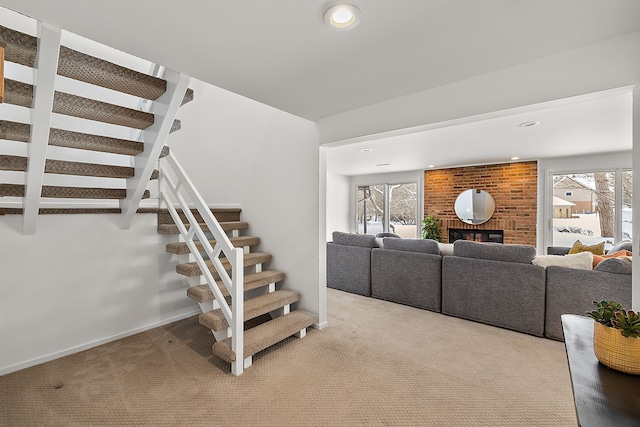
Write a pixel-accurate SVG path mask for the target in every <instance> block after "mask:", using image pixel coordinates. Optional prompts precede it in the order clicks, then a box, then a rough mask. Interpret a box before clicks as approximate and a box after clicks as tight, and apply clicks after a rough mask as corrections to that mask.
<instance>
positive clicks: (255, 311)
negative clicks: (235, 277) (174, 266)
mask: <svg viewBox="0 0 640 427" xmlns="http://www.w3.org/2000/svg"><path fill="white" fill-rule="evenodd" d="M298 301H300V294H299V293H298V292H296V291H292V290H289V289H280V290H278V291H275V292H271V293H268V294H264V295H260V296H257V297H255V298H251V299H248V300H246V301H244V310H243V311H244V321H245V322H246V321H247V320H251V319H255V318H256V317H258V316H262V315H263V314H267V313H269V312H271V311H274V310H278V309H279V308H282V307H284V306H285V305H288V304H293V303H294V302H298ZM232 309H233V307H232ZM199 321H200V324H201V325H202V326H204V327H207V328H209V329H211V330H213V331H216V332H217V331H221V330H223V329H226V328H228V327H229V322H227V319H226V318H225V317H224V314H223V313H222V310H221V309H217V310H212V311H207V312H206V313H202V314H201V315H200V317H199Z"/></svg>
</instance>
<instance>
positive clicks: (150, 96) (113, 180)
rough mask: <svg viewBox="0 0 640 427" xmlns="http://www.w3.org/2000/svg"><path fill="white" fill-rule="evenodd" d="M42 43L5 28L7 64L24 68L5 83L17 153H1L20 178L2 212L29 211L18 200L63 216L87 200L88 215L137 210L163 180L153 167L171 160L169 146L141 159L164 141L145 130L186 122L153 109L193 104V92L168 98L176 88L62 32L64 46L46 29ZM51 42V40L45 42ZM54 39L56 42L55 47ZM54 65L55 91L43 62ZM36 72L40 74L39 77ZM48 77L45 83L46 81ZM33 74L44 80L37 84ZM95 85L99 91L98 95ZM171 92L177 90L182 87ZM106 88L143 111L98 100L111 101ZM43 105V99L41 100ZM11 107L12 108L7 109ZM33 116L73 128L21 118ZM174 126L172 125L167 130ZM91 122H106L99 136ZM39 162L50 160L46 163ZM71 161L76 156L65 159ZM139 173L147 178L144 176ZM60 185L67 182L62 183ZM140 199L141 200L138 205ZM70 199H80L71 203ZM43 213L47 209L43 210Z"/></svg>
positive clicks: (1, 188) (5, 190)
mask: <svg viewBox="0 0 640 427" xmlns="http://www.w3.org/2000/svg"><path fill="white" fill-rule="evenodd" d="M42 37H43V40H40V41H39V39H38V38H37V37H35V36H33V35H29V34H24V33H22V32H19V31H17V30H14V29H11V28H7V27H4V26H0V42H2V43H3V44H4V45H5V61H7V63H8V64H11V63H13V64H16V66H15V67H14V68H15V69H16V70H17V71H14V75H12V76H7V77H6V78H5V96H4V104H3V106H2V108H3V109H5V111H7V112H10V113H11V114H6V113H5V114H3V116H2V117H0V139H2V140H5V141H10V142H11V144H12V145H11V146H10V147H11V149H12V151H14V152H6V151H5V152H2V151H1V150H0V171H7V172H12V173H14V174H13V175H11V178H12V179H11V180H10V181H13V182H6V181H5V182H2V181H0V197H4V199H3V198H0V213H18V212H20V213H22V212H23V209H22V208H23V206H22V203H23V202H21V200H18V199H19V198H23V199H24V201H26V200H33V199H34V197H35V198H36V202H37V204H47V203H46V202H47V201H49V203H48V204H47V207H50V206H49V205H51V204H53V205H56V206H55V209H57V210H58V211H59V210H60V209H63V208H64V205H66V204H69V205H74V206H70V208H69V209H70V210H69V212H75V211H76V210H77V209H78V208H79V206H77V205H83V203H85V202H83V201H86V202H87V207H86V208H85V211H86V209H87V208H88V207H90V206H91V205H93V204H92V201H93V200H98V201H109V200H111V201H113V202H114V203H115V205H113V206H112V207H111V208H113V207H119V205H120V204H121V202H122V201H123V200H124V199H127V198H129V199H131V200H129V202H130V204H131V205H132V207H135V205H137V204H139V203H140V201H141V200H142V199H146V198H149V197H152V194H151V192H150V189H147V188H141V187H140V186H141V185H142V186H146V183H148V182H149V181H155V180H157V179H158V176H159V173H158V171H157V170H151V169H150V168H149V167H148V166H146V165H147V164H151V163H152V162H156V161H157V159H158V158H162V157H165V156H167V155H168V153H169V148H168V147H167V146H165V145H164V140H162V141H160V143H159V144H157V146H158V148H153V149H152V150H148V149H147V150H148V151H150V154H151V153H157V154H156V155H155V158H154V156H152V155H150V156H149V158H146V156H145V158H144V159H142V157H140V156H141V155H142V154H143V153H145V146H147V145H149V144H152V143H153V144H154V147H155V146H156V142H157V141H152V140H151V138H147V136H146V133H145V132H146V131H147V130H150V129H151V128H154V132H155V131H157V128H159V127H162V126H166V128H167V129H168V132H169V133H170V132H175V131H177V130H179V129H180V127H181V123H180V121H179V120H175V115H173V116H171V117H170V116H166V115H161V114H160V113H158V112H153V111H154V110H156V111H164V110H163V108H162V107H155V108H154V107H153V105H155V104H156V103H158V102H160V103H161V104H162V103H165V102H169V103H171V102H173V103H174V104H175V105H177V107H179V106H181V105H184V104H186V103H187V102H189V101H191V100H193V98H194V94H193V91H192V90H191V89H186V86H185V89H184V92H182V93H180V94H179V97H178V96H174V95H173V94H170V93H168V92H167V90H168V88H169V87H170V85H169V84H168V80H167V79H165V78H160V77H156V76H153V75H150V74H145V73H143V72H140V71H136V70H133V69H130V68H127V67H124V66H121V65H118V64H116V63H114V62H111V61H109V60H105V59H102V58H98V57H95V56H92V55H90V54H88V53H85V52H81V51H78V50H76V49H74V48H71V47H69V46H65V45H62V44H60V35H59V32H58V33H57V40H56V39H55V37H56V34H54V35H53V36H51V35H50V34H49V35H48V33H46V31H43V36H42ZM45 37H49V38H48V39H44V38H45ZM52 38H53V39H54V41H53V42H51V41H50V40H51V39H52ZM52 43H53V44H52ZM50 45H52V46H53V47H50ZM47 49H48V50H47ZM51 60H53V61H57V64H56V66H55V68H54V72H55V76H51V77H50V78H49V81H50V82H51V83H50V84H49V85H47V84H46V83H47V81H46V78H45V77H46V73H47V69H46V67H45V68H43V69H40V68H39V67H38V64H40V63H43V64H44V63H45V61H46V62H50V61H51ZM20 67H23V68H24V67H28V68H32V69H34V72H31V73H25V72H20V70H22V69H21V68H20ZM36 70H37V71H38V73H35V71H36ZM40 74H42V75H43V76H44V77H42V78H41V76H40ZM33 75H36V76H37V77H35V78H33V81H31V80H30V79H32V77H31V76H33ZM56 76H57V77H56ZM54 77H55V79H54ZM60 78H64V79H66V80H65V81H70V82H71V83H66V84H65V85H62V86H61V87H62V88H61V89H58V86H59V85H60V84H61V83H60V82H59V81H58V79H60ZM185 81H188V80H185ZM73 82H77V83H73ZM63 83H64V81H63ZM70 84H71V86H70ZM73 84H75V85H76V86H77V87H78V88H79V89H76V90H77V92H76V93H67V92H65V90H68V88H70V87H73ZM83 85H84V86H83ZM185 85H186V83H185ZM92 87H96V88H98V89H96V90H93V89H91V88H92ZM171 88H172V90H173V88H174V86H171ZM84 89H87V90H89V91H90V93H91V95H89V96H84V92H85V91H84ZM105 89H106V90H107V91H106V92H108V93H111V92H110V91H113V93H120V94H123V95H120V98H118V97H117V96H116V97H115V98H113V99H118V100H120V99H121V98H122V96H130V98H126V99H127V102H129V104H133V103H134V101H135V100H136V99H137V100H138V101H137V104H136V106H134V107H132V106H131V105H120V104H116V103H112V102H111V101H110V100H105V99H99V98H94V97H96V96H103V95H101V94H102V93H104V92H105ZM101 91H102V92H101ZM94 92H95V93H94ZM169 95H171V98H169ZM38 99H39V100H40V101H38V102H36V101H37V100H38ZM43 99H45V100H46V99H50V100H51V101H50V104H49V105H50V106H47V105H46V102H43V101H42V100H43ZM122 99H124V98H122ZM174 99H175V101H174ZM118 102H120V101H118ZM161 104H158V105H161ZM4 105H6V107H5V106H4ZM9 107H11V109H7V108H9ZM29 111H35V112H36V113H37V112H38V111H40V112H41V113H44V115H42V117H45V118H46V117H49V120H51V118H55V117H56V116H58V117H68V118H69V119H68V120H70V122H69V123H71V124H70V125H67V126H66V127H64V128H60V127H56V126H51V122H49V123H44V124H43V123H42V122H40V121H39V122H37V123H30V122H26V121H23V120H25V119H20V118H25V117H32V119H31V120H33V117H34V113H31V114H29ZM7 117H11V118H10V119H9V118H7ZM14 117H16V118H15V119H14ZM74 120H81V121H82V122H83V123H80V124H82V126H80V128H78V129H74V128H73V124H74V123H76V122H74ZM61 121H62V122H63V123H64V121H63V120H62V119H59V120H55V122H56V123H59V122H61ZM167 121H168V124H167V125H164V123H165V122H167ZM91 123H99V124H100V125H99V126H97V127H96V128H98V129H100V130H99V131H98V132H96V133H92V132H91V131H87V129H92V125H91ZM43 125H44V126H45V128H44V131H43V130H42V126H43ZM34 126H35V127H38V129H36V128H35V127H34ZM136 132H137V133H138V135H139V137H138V139H135V138H131V136H132V135H134V134H135V133H136ZM42 135H45V137H44V140H43V139H42V138H41V136H42ZM124 135H127V136H126V137H125V136H124ZM16 143H25V144H26V146H25V147H24V148H20V147H19V146H18V145H16ZM27 147H28V148H27ZM48 147H57V148H56V149H55V150H56V151H55V152H54V157H49V155H50V153H49V152H51V151H52V150H51V149H49V148H48ZM33 153H35V154H33ZM38 153H39V154H38ZM79 153H96V154H93V155H89V154H86V155H82V154H79ZM98 153H104V155H105V156H103V157H99V156H100V155H101V154H98ZM113 155H116V156H115V157H114V156H113ZM39 156H41V158H42V160H43V161H40V160H39V158H40V157H39ZM66 156H68V158H65V157H66ZM83 156H84V157H87V158H98V160H99V161H85V160H78V158H79V157H80V158H81V157H83ZM97 156H98V157H97ZM127 158H128V159H129V160H127ZM136 171H138V172H136ZM147 171H148V172H147ZM27 172H28V175H27ZM136 173H138V174H139V176H136ZM38 174H39V176H40V178H39V179H38V178H37V177H38ZM143 175H144V176H143ZM147 175H148V176H147ZM60 176H66V177H68V178H66V179H64V180H61V179H60V178H57V177H60ZM21 177H24V178H21ZM34 177H35V178H34ZM73 177H76V178H73ZM141 178H142V179H143V181H144V182H142V184H138V183H137V180H140V179H141ZM20 181H24V182H20ZM58 182H64V184H57V183H58ZM76 182H77V184H75V183H76ZM101 183H104V185H102V184H101ZM130 183H136V184H130ZM134 185H135V186H136V187H137V188H136V187H134ZM32 187H33V188H32ZM152 188H153V187H152ZM33 189H35V191H36V193H34V192H33V191H32V190H33ZM34 194H35V196H34ZM133 197H137V199H136V200H134V199H133ZM9 198H13V199H9ZM65 199H74V200H73V201H67V202H65V201H64V200H65ZM80 207H82V208H84V206H80ZM42 211H45V212H46V211H47V210H46V209H44V210H42V209H37V210H36V212H42ZM134 211H135V209H134Z"/></svg>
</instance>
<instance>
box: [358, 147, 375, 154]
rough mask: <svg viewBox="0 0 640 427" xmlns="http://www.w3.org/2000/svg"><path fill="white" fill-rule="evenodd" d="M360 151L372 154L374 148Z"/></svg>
mask: <svg viewBox="0 0 640 427" xmlns="http://www.w3.org/2000/svg"><path fill="white" fill-rule="evenodd" d="M360 151H362V152H363V153H370V152H372V151H373V148H361V149H360Z"/></svg>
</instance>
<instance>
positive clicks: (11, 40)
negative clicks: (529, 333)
mask: <svg viewBox="0 0 640 427" xmlns="http://www.w3.org/2000/svg"><path fill="white" fill-rule="evenodd" d="M0 41H2V42H3V43H4V45H5V51H4V57H5V60H6V61H9V62H15V63H16V64H20V65H24V66H26V67H31V68H33V64H34V63H35V61H36V53H37V51H38V39H37V38H35V37H33V36H30V35H28V34H24V33H21V32H19V31H16V30H13V29H11V28H7V27H3V26H0Z"/></svg>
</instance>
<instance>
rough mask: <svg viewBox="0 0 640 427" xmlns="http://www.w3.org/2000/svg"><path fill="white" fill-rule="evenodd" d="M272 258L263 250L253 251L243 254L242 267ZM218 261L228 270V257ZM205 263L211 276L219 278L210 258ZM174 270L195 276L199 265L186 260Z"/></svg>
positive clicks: (199, 272) (229, 266)
mask: <svg viewBox="0 0 640 427" xmlns="http://www.w3.org/2000/svg"><path fill="white" fill-rule="evenodd" d="M272 258H273V257H272V256H271V254H267V253H264V252H253V253H250V254H244V257H243V265H244V267H249V266H252V265H256V264H264V263H267V262H269V261H271V259H272ZM220 262H221V263H222V266H223V267H224V269H225V270H227V271H229V270H230V269H231V263H230V262H229V260H228V259H226V258H221V259H220ZM205 263H206V264H207V267H208V268H209V271H211V274H212V275H213V278H214V279H219V278H220V277H219V275H218V272H217V271H216V269H215V267H214V266H213V263H212V262H211V260H206V261H205ZM176 272H177V273H178V274H182V275H183V276H187V277H195V276H199V275H200V274H201V271H200V267H198V264H197V263H196V262H187V263H183V264H178V265H177V266H176Z"/></svg>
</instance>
